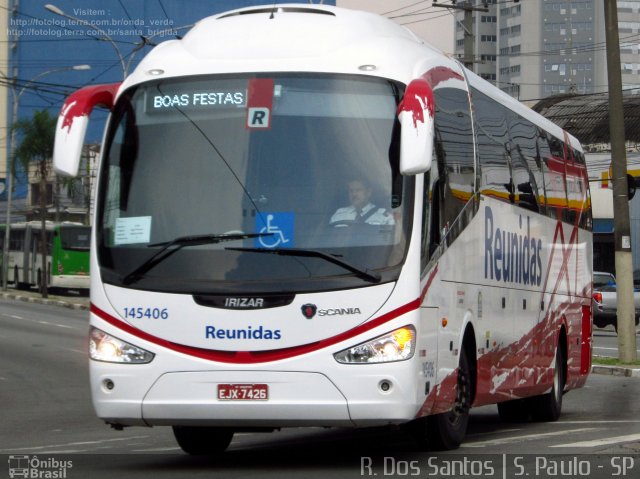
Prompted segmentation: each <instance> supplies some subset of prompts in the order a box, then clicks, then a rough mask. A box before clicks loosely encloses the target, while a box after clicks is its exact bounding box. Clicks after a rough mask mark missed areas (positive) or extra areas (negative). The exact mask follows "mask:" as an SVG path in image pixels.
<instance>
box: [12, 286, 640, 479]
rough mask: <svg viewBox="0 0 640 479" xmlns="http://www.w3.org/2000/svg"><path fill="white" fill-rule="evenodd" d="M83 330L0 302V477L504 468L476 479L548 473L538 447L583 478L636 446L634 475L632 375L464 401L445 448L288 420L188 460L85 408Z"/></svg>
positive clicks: (51, 311)
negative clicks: (557, 416) (503, 400)
mask: <svg viewBox="0 0 640 479" xmlns="http://www.w3.org/2000/svg"><path fill="white" fill-rule="evenodd" d="M87 329H88V326H87V312H86V311H83V310H71V309H66V308H59V307H55V306H50V305H49V306H47V305H41V304H30V303H22V302H18V301H13V300H5V299H0V425H1V426H0V477H8V472H9V470H10V469H9V466H10V465H12V464H13V465H15V464H16V461H19V459H17V457H25V456H26V457H28V458H31V459H33V457H36V456H37V457H38V458H39V460H45V459H47V458H49V459H51V458H53V459H55V458H58V460H60V461H64V460H69V461H72V464H73V467H70V468H69V469H68V470H67V474H66V476H65V477H69V478H74V477H118V476H120V477H123V478H129V477H151V476H152V475H158V476H162V477H187V476H188V477H190V478H191V477H216V478H218V477H219V478H227V477H238V478H240V477H242V478H253V477H256V478H257V477H259V478H268V477H278V478H280V477H301V476H304V477H308V478H316V477H318V478H320V477H322V478H326V477H331V478H334V477H336V478H337V477H340V478H342V477H345V478H346V477H366V476H374V475H375V476H379V477H404V476H407V475H413V476H421V477H432V473H434V472H437V473H438V475H439V477H472V476H468V475H465V474H460V475H457V476H451V475H448V474H443V471H444V470H442V469H437V470H436V469H434V467H435V465H433V466H432V463H431V461H432V460H435V458H436V457H437V458H438V460H439V461H442V460H444V461H445V463H444V464H447V463H446V461H447V460H449V459H447V458H457V459H455V460H457V461H458V462H459V463H460V464H463V462H464V461H466V464H467V465H468V466H469V467H472V466H473V465H474V464H475V465H476V466H480V465H481V463H484V462H487V461H489V463H491V464H489V465H493V468H494V472H496V473H497V472H500V471H502V469H500V464H499V462H500V461H507V462H508V463H509V465H510V469H509V474H505V475H504V476H503V475H502V474H498V475H497V476H491V475H489V474H488V473H487V471H486V470H483V471H482V472H483V474H482V475H480V476H478V477H519V476H518V473H520V472H521V473H522V474H521V476H525V475H529V476H531V477H551V476H552V475H553V474H551V473H550V470H548V469H545V468H544V467H542V469H540V470H536V469H535V467H537V466H538V465H539V464H537V463H536V460H537V459H538V455H540V456H542V457H543V460H546V461H547V460H549V459H548V458H554V457H559V458H564V459H566V460H567V461H569V463H571V464H573V463H575V464H576V467H578V466H579V465H580V463H579V461H580V460H582V458H590V459H589V460H590V461H591V460H597V458H602V460H603V461H605V462H606V464H605V466H603V467H604V469H596V467H597V466H596V465H595V464H593V465H591V467H592V470H591V471H590V472H591V474H590V475H591V477H613V473H614V472H620V471H621V470H620V471H618V470H613V469H612V467H613V466H612V465H611V460H613V459H615V458H617V457H621V456H622V455H628V454H635V455H636V456H634V457H635V469H630V470H626V471H625V472H629V473H630V474H631V473H632V472H635V474H632V475H628V476H625V475H619V476H617V477H638V476H637V475H636V474H637V473H639V472H640V415H639V414H638V412H639V411H640V407H639V406H638V404H639V402H638V397H640V378H637V377H631V378H625V377H615V376H605V375H598V374H593V375H591V376H590V378H589V380H588V383H587V385H586V387H585V388H583V389H580V390H575V391H571V392H569V393H568V394H567V395H565V397H564V406H563V416H562V418H561V420H560V421H558V422H555V423H526V424H505V423H501V422H500V421H499V419H498V414H497V409H496V407H495V406H487V407H482V408H478V409H474V410H473V411H472V416H471V422H470V426H469V431H468V436H467V440H466V441H465V443H464V444H463V446H462V447H461V448H460V449H459V450H457V451H455V452H453V453H452V454H451V455H450V456H449V455H438V456H436V455H435V454H434V453H429V452H423V451H418V450H416V448H415V447H414V445H413V443H412V442H411V441H410V440H409V439H408V437H407V436H406V434H405V433H404V431H403V430H398V429H388V428H375V429H360V430H350V429H320V428H298V429H287V430H283V431H279V432H275V433H270V434H238V435H237V436H236V437H235V438H234V441H233V442H232V444H231V446H230V449H229V451H228V452H227V454H226V455H225V456H224V457H223V458H221V459H218V460H215V461H213V460H210V459H200V458H192V457H189V456H185V455H183V454H182V453H181V452H180V450H179V449H178V447H177V445H176V444H175V441H174V439H173V436H172V433H171V431H170V429H169V428H129V429H126V430H125V431H114V430H111V429H110V428H108V427H107V426H105V425H103V424H102V423H101V422H100V421H99V420H98V419H97V418H96V417H95V415H94V412H93V409H92V406H91V402H90V395H89V389H88V372H87V362H88V360H87V353H86V339H85V338H86V333H87ZM605 336H606V335H605ZM599 338H600V336H599V335H596V337H595V341H596V344H597V343H598V341H599ZM614 339H615V338H614ZM607 347H608V346H607ZM504 454H507V456H504ZM603 454H604V456H601V455H603ZM611 454H613V456H611ZM532 455H533V456H532ZM550 455H560V456H550ZM521 456H522V459H518V458H519V457H521ZM3 457H5V458H7V461H9V459H10V458H12V459H11V460H12V461H13V462H11V461H9V462H4V461H2V458H3ZM443 458H444V459H443ZM478 458H479V459H478ZM612 458H613V459H612ZM475 460H478V461H480V462H479V463H477V464H476V463H475V462H473V461H475ZM460 461H463V462H460ZM494 461H495V462H494ZM576 461H578V462H576ZM2 462H4V464H7V466H6V468H5V466H3V464H2ZM569 463H568V464H567V467H569V466H570V465H571V464H569ZM434 464H435V463H434ZM438 464H442V463H438ZM547 464H551V463H547ZM621 464H622V463H621ZM53 465H54V466H55V465H56V463H55V462H54V463H53ZM45 466H46V464H45ZM45 466H42V467H41V469H42V468H45V469H46V467H45ZM412 466H413V468H412ZM463 466H464V464H463ZM525 466H526V469H520V468H525ZM465 467H466V466H465ZM549 467H550V466H549ZM5 471H6V472H5ZM444 472H447V471H444ZM462 472H464V471H462ZM551 472H553V471H551ZM599 473H602V474H604V475H598V474H599ZM5 474H7V476H4V475H5ZM558 475H559V474H558ZM576 477H577V476H576Z"/></svg>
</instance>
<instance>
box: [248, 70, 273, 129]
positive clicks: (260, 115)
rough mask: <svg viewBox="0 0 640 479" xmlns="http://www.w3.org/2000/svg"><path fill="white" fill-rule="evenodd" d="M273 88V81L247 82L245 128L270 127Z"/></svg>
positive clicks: (258, 80)
mask: <svg viewBox="0 0 640 479" xmlns="http://www.w3.org/2000/svg"><path fill="white" fill-rule="evenodd" d="M273 87H274V82H273V79H269V78H254V79H252V80H249V93H248V101H247V128H261V129H268V128H270V127H271V110H272V108H273Z"/></svg>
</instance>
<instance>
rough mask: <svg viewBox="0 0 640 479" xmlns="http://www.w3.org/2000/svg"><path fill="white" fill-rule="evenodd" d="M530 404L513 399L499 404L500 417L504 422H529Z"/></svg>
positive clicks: (522, 400)
mask: <svg viewBox="0 0 640 479" xmlns="http://www.w3.org/2000/svg"><path fill="white" fill-rule="evenodd" d="M529 407H530V406H529V404H527V401H526V400H524V399H513V400H511V401H505V402H501V403H498V415H499V416H500V420H501V421H503V422H527V421H528V420H529V415H530V414H529Z"/></svg>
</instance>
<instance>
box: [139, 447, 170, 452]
mask: <svg viewBox="0 0 640 479" xmlns="http://www.w3.org/2000/svg"><path fill="white" fill-rule="evenodd" d="M169 451H181V449H180V448H179V447H156V448H154V449H132V450H131V452H169Z"/></svg>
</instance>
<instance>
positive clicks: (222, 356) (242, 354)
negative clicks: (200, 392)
mask: <svg viewBox="0 0 640 479" xmlns="http://www.w3.org/2000/svg"><path fill="white" fill-rule="evenodd" d="M419 307H420V300H419V299H415V300H413V301H411V302H410V303H407V304H405V305H403V306H400V307H399V308H397V309H394V310H393V311H390V312H388V313H386V314H383V315H382V316H380V317H378V318H375V319H373V320H371V321H368V322H366V323H364V324H361V325H360V326H356V327H355V328H353V329H350V330H349V331H345V332H344V333H341V334H338V335H337V336H333V337H330V338H327V339H323V340H320V341H316V342H314V343H309V344H303V345H301V346H293V347H290V348H282V349H272V350H268V351H220V350H212V349H204V348H196V347H193V346H186V345H183V344H178V343H174V342H171V341H167V340H166V339H162V338H159V337H157V336H153V335H152V334H149V333H146V332H144V331H142V330H140V329H138V328H135V327H133V326H131V325H130V324H128V323H126V322H124V321H122V320H120V319H118V318H115V317H114V316H111V315H110V314H109V313H107V312H105V311H103V310H101V309H100V308H98V307H97V306H96V305H95V304H93V303H92V304H91V312H92V313H93V314H95V315H96V316H98V317H99V318H101V319H103V320H104V321H106V322H107V323H109V324H110V325H112V326H114V327H116V328H118V329H120V330H122V331H125V332H127V333H129V334H131V335H133V336H136V337H137V338H140V339H143V340H145V341H148V342H150V343H153V344H155V345H158V346H162V347H164V348H167V349H170V350H172V351H176V352H178V353H182V354H186V355H188V356H193V357H196V358H200V359H206V360H207V361H217V362H221V363H234V364H253V363H265V362H270V361H278V360H281V359H289V358H293V357H295V356H300V355H303V354H307V353H311V352H314V351H318V350H320V349H323V348H326V347H329V346H332V345H334V344H337V343H339V342H342V341H345V340H348V339H350V338H354V337H356V336H358V335H359V334H362V333H365V332H367V331H369V330H372V329H374V328H377V327H378V326H381V325H383V324H385V323H388V322H389V321H391V320H393V319H396V318H398V317H400V316H402V315H403V314H406V313H409V312H411V311H414V310H416V309H418V308H419Z"/></svg>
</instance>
